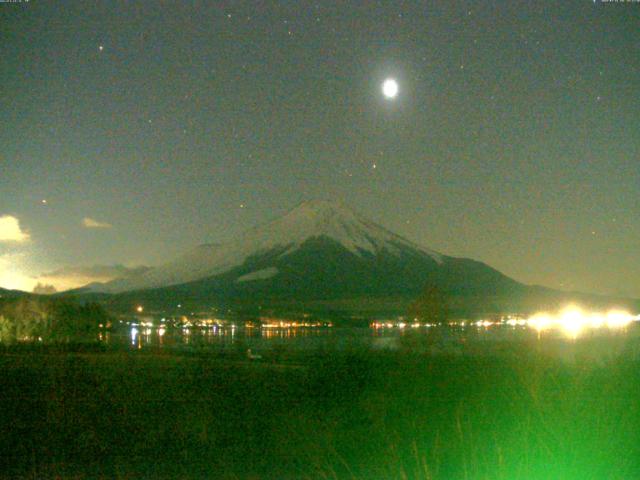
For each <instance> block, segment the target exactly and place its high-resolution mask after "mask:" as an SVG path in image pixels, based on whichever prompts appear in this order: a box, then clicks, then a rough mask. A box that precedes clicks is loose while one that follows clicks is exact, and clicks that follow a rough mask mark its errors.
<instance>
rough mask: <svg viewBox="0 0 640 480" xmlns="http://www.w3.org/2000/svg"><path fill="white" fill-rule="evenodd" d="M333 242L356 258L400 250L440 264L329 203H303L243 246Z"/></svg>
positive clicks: (255, 248) (252, 235) (437, 256)
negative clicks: (318, 240)
mask: <svg viewBox="0 0 640 480" xmlns="http://www.w3.org/2000/svg"><path fill="white" fill-rule="evenodd" d="M315 237H327V238H330V239H332V240H334V241H336V242H338V243H339V244H341V245H342V246H343V247H345V248H346V249H347V250H349V251H350V252H352V253H354V254H355V255H361V254H362V253H364V252H368V253H370V254H376V253H377V252H380V251H382V250H383V249H387V250H388V252H389V253H397V252H398V251H399V248H400V247H410V248H414V249H419V250H421V251H423V252H424V253H426V254H428V255H430V256H431V257H433V259H434V260H436V261H438V262H441V261H442V259H441V255H440V254H438V253H436V252H434V251H433V250H429V249H427V248H423V247H419V246H417V245H415V244H413V243H411V242H409V241H408V240H405V239H403V238H402V237H400V236H398V235H396V234H394V233H392V232H390V231H389V230H387V229H385V228H383V227H381V226H380V225H377V224H375V223H373V222H371V221H369V220H367V219H365V218H363V217H361V216H360V215H358V214H357V213H355V212H354V211H353V210H350V209H348V208H346V207H344V206H342V205H340V204H339V203H336V202H330V201H327V200H311V201H307V202H303V203H301V204H300V205H298V206H297V207H296V208H294V209H293V210H290V211H289V212H288V213H286V214H285V215H284V216H282V217H280V218H278V219H276V220H274V221H273V222H271V223H269V224H267V225H264V226H261V227H256V228H254V229H251V230H249V231H248V232H246V233H245V235H244V238H243V240H244V243H245V245H247V246H248V247H249V248H250V250H251V251H260V250H270V249H272V248H276V247H282V246H288V251H291V250H294V249H295V248H297V247H299V246H300V245H301V244H302V243H304V242H305V241H306V240H308V239H309V238H315Z"/></svg>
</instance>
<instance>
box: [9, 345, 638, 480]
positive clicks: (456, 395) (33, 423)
mask: <svg viewBox="0 0 640 480" xmlns="http://www.w3.org/2000/svg"><path fill="white" fill-rule="evenodd" d="M278 356H279V357H283V352H278ZM284 356H285V357H286V358H287V362H286V363H284V364H282V363H272V362H271V361H270V358H269V356H268V355H265V361H264V362H260V363H248V362H244V361H241V360H240V359H239V358H238V359H233V358H230V359H229V358H226V359H225V358H220V357H219V356H217V355H207V354H191V355H179V354H175V353H172V354H163V353H161V352H145V351H144V350H142V351H139V352H117V351H116V352H108V351H107V352H92V351H84V352H71V351H67V352H56V351H55V350H51V349H49V350H37V349H36V350H33V351H30V352H24V351H18V352H17V353H16V352H15V351H5V352H4V353H3V354H0V372H2V373H1V374H0V432H2V435H1V436H0V459H1V463H2V465H1V468H0V476H1V477H2V478H33V479H46V478H79V479H81V478H132V479H133V478H136V479H138V478H154V479H155V478H185V479H192V478H193V479H196V478H198V479H200V478H214V479H218V478H221V479H227V478H228V479H266V478H274V479H288V478H296V479H297V478H300V479H305V478H308V479H343V478H344V479H367V480H368V479H396V478H397V479H434V480H436V479H438V480H439V479H443V480H444V479H446V480H451V479H469V480H480V479H491V480H494V479H504V480H517V479H523V480H542V479H566V480H571V479H594V480H596V479H597V480H601V479H630V478H640V362H639V361H638V359H637V358H635V357H633V356H631V355H627V356H622V357H617V358H612V359H608V360H606V361H603V362H600V363H592V362H590V361H587V360H580V359H578V360H577V361H576V362H575V363H571V364H566V363H562V362H561V361H560V360H556V359H553V358H550V357H546V356H544V355H542V354H540V353H539V352H536V351H535V350H534V349H526V348H520V349H518V351H514V350H501V351H500V353H499V354H496V355H476V356H464V355H461V356H444V355H439V356H427V355H424V354H415V353H411V351H399V352H398V351H396V352H373V351H369V350H363V349H354V350H352V351H346V352H345V351H343V352H322V353H320V352H318V354H317V355H307V356H305V357H299V358H296V357H295V355H294V354H290V353H289V354H288V355H284Z"/></svg>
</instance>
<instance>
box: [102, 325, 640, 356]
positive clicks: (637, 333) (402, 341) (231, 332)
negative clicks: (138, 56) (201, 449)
mask: <svg viewBox="0 0 640 480" xmlns="http://www.w3.org/2000/svg"><path fill="white" fill-rule="evenodd" d="M128 328H129V330H128V334H127V333H126V332H127V330H123V331H121V332H120V333H118V332H104V333H101V334H100V335H101V337H100V340H101V341H103V342H105V343H107V344H110V345H120V346H125V345H129V346H130V348H134V349H139V348H143V347H159V348H165V347H167V348H181V347H183V348H194V347H203V348H210V349H212V350H218V351H220V350H222V351H224V350H241V351H246V350H247V349H251V350H252V351H253V352H258V353H263V352H268V351H272V350H274V349H279V348H280V349H282V348H286V349H289V350H298V351H313V350H327V351H331V350H346V349H353V348H370V349H374V350H403V351H414V352H417V353H432V354H439V353H444V354H454V355H459V354H472V355H475V354H477V355H482V354H487V353H493V352H496V351H506V350H509V349H511V350H514V351H515V350H517V349H518V348H519V347H520V346H522V345H529V346H531V347H533V348H535V349H536V350H537V351H541V352H543V353H546V354H550V355H553V356H560V357H568V358H574V357H576V356H583V355H587V354H588V355H589V356H593V357H594V358H603V357H608V356H612V355H614V354H616V353H619V352H622V351H623V350H624V351H625V352H627V353H628V352H629V351H632V353H633V355H636V356H639V357H640V325H639V324H638V323H634V324H631V325H629V326H628V327H625V328H624V329H621V330H616V331H605V330H593V331H589V332H585V333H584V334H583V335H581V336H580V337H579V338H567V337H566V336H565V335H563V334H562V332H558V331H554V330H548V331H542V332H540V331H536V330H535V329H531V328H526V327H521V326H517V325H499V326H492V327H477V326H467V327H450V326H436V327H432V328H419V329H418V328H415V329H414V328H405V329H401V328H366V327H363V328H350V327H330V328H328V327H320V328H260V327H253V328H248V327H247V328H245V327H231V326H214V327H208V328H200V327H190V328H170V327H165V326H160V327H135V326H132V327H128Z"/></svg>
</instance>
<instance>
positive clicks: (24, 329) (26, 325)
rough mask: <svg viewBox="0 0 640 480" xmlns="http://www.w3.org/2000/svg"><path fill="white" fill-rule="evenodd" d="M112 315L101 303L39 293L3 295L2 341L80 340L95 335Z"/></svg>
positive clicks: (0, 301)
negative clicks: (13, 295)
mask: <svg viewBox="0 0 640 480" xmlns="http://www.w3.org/2000/svg"><path fill="white" fill-rule="evenodd" d="M109 321H110V317H109V315H108V314H107V312H106V311H105V310H104V308H103V307H101V306H100V305H98V304H95V303H87V304H84V305H80V304H76V303H74V302H71V301H68V300H61V299H55V298H51V297H42V296H35V295H22V296H18V297H9V298H7V297H4V296H3V297H2V298H0V342H2V343H13V342H16V341H21V342H25V341H26V342H29V341H37V342H46V343H52V342H53V343H57V342H77V341H84V340H88V339H93V338H94V337H95V335H96V331H97V330H98V328H99V325H100V324H102V325H107V324H108V323H109Z"/></svg>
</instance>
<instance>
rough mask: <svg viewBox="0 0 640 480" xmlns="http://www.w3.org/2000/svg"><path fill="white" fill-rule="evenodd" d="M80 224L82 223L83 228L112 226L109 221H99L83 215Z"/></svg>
mask: <svg viewBox="0 0 640 480" xmlns="http://www.w3.org/2000/svg"><path fill="white" fill-rule="evenodd" d="M82 225H84V227H85V228H111V227H113V225H111V224H110V223H106V222H99V221H98V220H95V219H93V218H90V217H84V218H83V219H82Z"/></svg>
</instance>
